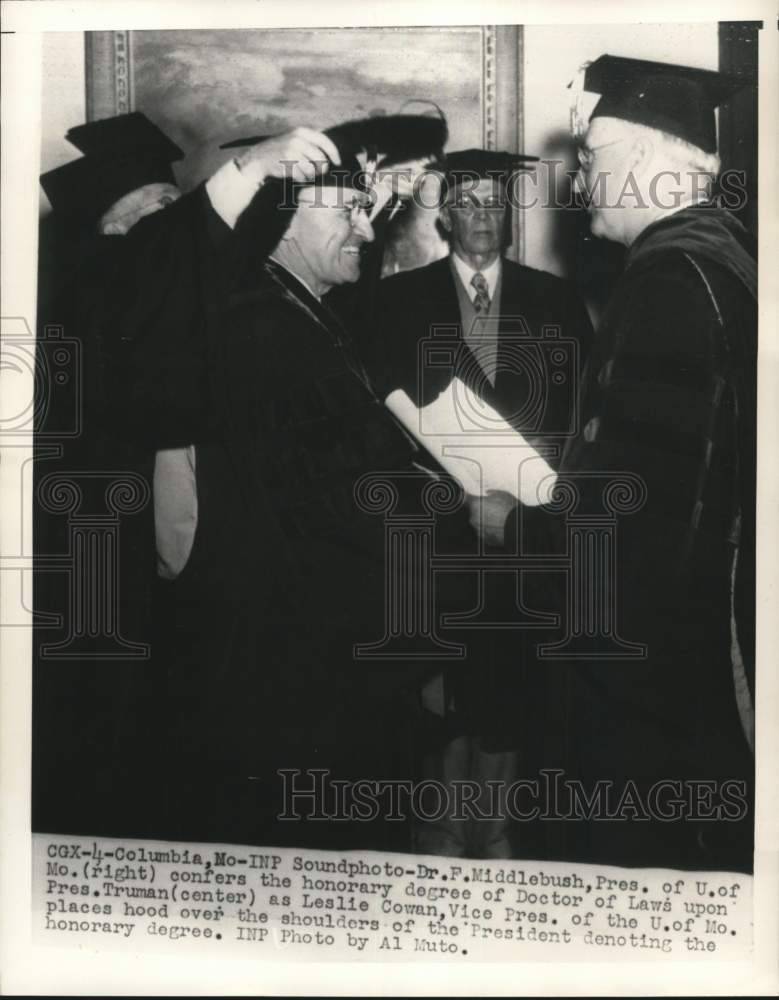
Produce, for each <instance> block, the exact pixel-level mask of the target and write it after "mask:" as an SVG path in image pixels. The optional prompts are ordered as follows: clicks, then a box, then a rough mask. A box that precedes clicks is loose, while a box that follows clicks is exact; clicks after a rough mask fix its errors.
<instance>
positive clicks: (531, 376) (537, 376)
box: [368, 258, 592, 750]
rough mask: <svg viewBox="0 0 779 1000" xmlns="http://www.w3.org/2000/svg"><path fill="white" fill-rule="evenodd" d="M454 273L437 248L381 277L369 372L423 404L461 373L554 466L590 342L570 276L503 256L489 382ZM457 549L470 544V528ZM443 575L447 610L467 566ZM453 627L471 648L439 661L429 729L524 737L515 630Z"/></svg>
mask: <svg viewBox="0 0 779 1000" xmlns="http://www.w3.org/2000/svg"><path fill="white" fill-rule="evenodd" d="M455 280H456V279H455V276H454V274H453V271H452V265H451V263H450V261H449V259H448V258H444V259H442V260H439V261H436V262H434V263H433V264H429V265H427V266H426V267H422V268H417V269H415V270H413V271H407V272H405V273H402V274H399V275H395V276H393V277H391V278H387V279H385V280H384V281H383V282H382V283H381V285H380V288H379V297H378V304H377V324H376V336H375V339H374V341H373V344H372V349H371V351H370V353H369V355H368V356H369V358H370V367H371V373H372V375H373V377H374V379H375V381H376V382H377V384H378V385H379V386H380V387H381V391H382V392H383V393H384V394H385V395H386V394H387V393H388V392H390V391H391V390H393V389H396V388H402V389H404V390H405V391H406V392H407V393H408V395H409V396H410V397H411V399H412V400H413V401H414V402H415V403H416V404H417V405H419V406H424V405H427V404H428V403H430V402H432V401H433V400H434V399H435V398H436V396H437V395H438V394H439V393H440V392H441V391H442V390H443V389H444V388H445V387H446V386H447V385H448V384H449V382H450V381H451V379H452V377H453V376H455V375H457V376H459V377H460V378H461V380H462V381H464V382H465V384H466V385H467V386H468V387H469V388H471V389H473V390H474V391H476V392H477V393H479V394H480V395H481V396H482V397H483V398H484V399H485V401H486V402H487V403H489V404H490V405H491V406H493V407H494V408H495V409H496V410H497V411H498V412H499V413H500V414H501V416H503V417H504V419H505V420H507V421H508V422H509V423H510V424H511V425H512V426H514V427H515V428H516V429H517V430H518V431H520V432H521V433H522V434H523V435H524V436H525V438H526V439H527V440H528V441H529V442H530V443H531V444H533V445H534V446H535V447H536V448H537V449H539V450H541V451H542V452H543V453H544V454H545V455H546V456H547V461H548V462H549V464H550V465H551V466H552V467H553V468H555V467H556V466H557V465H558V464H559V461H560V455H561V452H562V449H563V447H564V445H565V442H566V440H568V438H570V436H571V435H572V433H574V431H575V429H576V420H577V412H578V391H579V376H580V373H581V371H582V368H583V366H584V362H585V360H586V357H587V354H588V352H589V349H590V346H591V341H592V325H591V323H590V319H589V316H588V314H587V311H586V309H585V307H584V304H583V302H582V300H581V298H580V297H579V295H578V294H577V292H576V290H575V288H574V286H573V285H572V284H571V283H570V282H567V281H564V280H563V279H561V278H558V277H556V276H554V275H552V274H549V273H547V272H545V271H539V270H536V269H534V268H530V267H524V266H521V265H519V264H516V263H514V262H513V261H510V260H508V259H505V258H504V260H503V268H502V280H501V299H500V303H499V304H498V309H497V330H496V334H497V339H498V354H497V374H496V376H495V384H494V386H493V385H490V383H489V382H485V381H484V379H483V378H482V377H481V373H480V369H479V367H478V365H476V364H475V363H474V358H473V355H472V354H471V352H470V350H469V349H468V347H467V345H466V343H465V342H464V339H463V332H462V329H461V326H462V324H461V319H460V307H459V302H458V297H457V289H456V286H455ZM436 329H437V330H439V331H440V333H437V332H434V331H435V330H436ZM426 345H429V347H428V346H426ZM458 548H459V550H460V551H461V552H462V551H465V552H473V551H474V547H473V543H472V541H471V540H470V539H468V538H465V537H464V538H462V539H460V540H459V542H458ZM443 577H444V578H443V580H442V587H443V586H445V587H447V592H448V596H447V600H448V601H449V603H450V607H447V608H446V609H444V610H448V611H451V610H455V611H459V612H465V611H467V610H471V609H473V608H475V606H476V600H477V595H476V590H475V587H476V575H475V574H474V573H470V574H468V573H465V574H456V575H455V574H451V575H450V574H444V575H443ZM458 584H459V587H458V586H457V585H458ZM488 588H489V589H488V600H489V601H490V602H491V604H492V605H494V608H495V619H496V620H505V621H510V620H513V617H516V614H517V612H516V610H515V608H516V599H517V587H516V580H515V578H514V577H512V576H511V575H507V574H493V575H492V576H491V578H490V579H489V581H488ZM512 616H513V617H512ZM451 637H452V638H456V640H457V641H460V642H463V643H465V645H466V647H467V649H468V656H467V660H466V663H465V664H464V665H463V666H453V665H450V666H448V667H447V668H446V671H445V680H446V684H447V694H446V700H447V702H450V698H449V694H450V693H451V694H452V695H453V698H454V702H455V703H456V705H457V711H456V712H455V713H454V714H452V713H447V715H446V716H445V719H444V725H443V727H440V726H438V725H437V724H436V720H433V719H432V718H431V719H430V720H429V724H428V726H427V727H426V728H427V732H429V733H430V732H438V733H439V738H443V739H445V738H447V737H449V736H452V735H455V734H456V733H458V732H461V731H463V730H465V731H468V732H471V733H472V734H474V735H478V736H479V737H480V738H481V741H482V745H483V747H484V748H485V749H495V750H503V749H509V748H511V749H516V748H517V746H518V744H519V741H520V739H521V732H520V725H519V722H518V714H517V703H518V701H521V700H522V698H523V694H524V683H525V681H524V672H523V670H524V668H523V665H522V663H521V660H520V658H519V657H518V656H517V647H518V640H519V635H518V633H516V632H514V631H505V630H503V631H501V630H475V629H463V630H461V631H460V630H458V631H457V633H456V634H455V633H454V632H452V633H451Z"/></svg>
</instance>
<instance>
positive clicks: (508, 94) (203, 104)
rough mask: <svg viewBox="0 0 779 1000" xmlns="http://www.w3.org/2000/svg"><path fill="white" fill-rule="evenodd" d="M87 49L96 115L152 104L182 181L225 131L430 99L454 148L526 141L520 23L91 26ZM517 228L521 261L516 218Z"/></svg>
mask: <svg viewBox="0 0 779 1000" xmlns="http://www.w3.org/2000/svg"><path fill="white" fill-rule="evenodd" d="M86 59H87V66H86V87H87V95H86V96H87V116H88V118H89V120H95V119H100V118H106V117H110V116H112V115H117V114H122V113H125V112H128V111H133V110H139V111H143V112H144V113H145V114H146V115H148V116H149V118H151V119H152V120H153V121H155V122H156V123H157V124H158V125H159V126H160V127H161V128H162V129H163V130H164V131H165V132H166V133H167V134H168V135H170V137H171V138H172V139H173V140H174V141H175V142H176V143H178V145H179V146H181V148H182V149H183V150H184V152H185V154H186V158H185V160H184V161H182V163H181V164H179V165H178V166H179V168H180V169H178V177H179V182H180V184H181V186H182V187H183V188H184V189H189V188H191V187H192V186H193V185H195V184H197V183H198V182H199V181H201V180H202V179H203V178H205V177H207V176H209V174H210V173H211V172H212V171H213V170H214V169H215V167H216V166H218V164H219V163H220V162H221V161H222V160H223V159H224V158H225V155H226V154H225V153H224V151H220V150H219V144H220V143H222V142H224V141H226V140H229V139H234V138H237V137H240V136H242V135H272V134H274V133H278V132H282V131H284V130H286V129H288V128H292V127H294V126H296V125H309V126H311V127H314V128H327V127H328V126H330V125H334V124H336V123H337V122H339V121H345V120H348V119H350V118H359V117H364V116H367V115H372V114H393V113H396V112H399V111H400V110H401V109H404V110H406V109H407V110H410V111H413V110H414V109H415V107H422V106H423V105H422V104H421V103H420V102H428V103H429V102H433V103H435V104H436V105H438V107H440V108H441V110H442V111H443V112H444V114H445V115H446V118H447V121H448V123H449V130H450V141H449V148H451V149H462V148H469V147H472V146H482V147H485V148H487V149H505V150H509V151H512V152H514V151H519V150H521V143H522V96H521V95H522V88H521V82H522V81H521V67H522V28H521V27H520V26H465V27H435V28H425V27H401V28H284V29H252V30H188V31H184V30H182V31H102V32H87V33H86ZM428 222H429V220H428ZM513 235H514V242H513V245H512V251H511V255H512V256H514V257H515V258H517V259H521V258H522V245H521V231H520V229H519V227H518V226H517V224H516V220H515V223H514V234H513ZM440 255H441V254H440V253H439V256H440Z"/></svg>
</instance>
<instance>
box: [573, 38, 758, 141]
mask: <svg viewBox="0 0 779 1000" xmlns="http://www.w3.org/2000/svg"><path fill="white" fill-rule="evenodd" d="M743 86H744V81H743V80H737V79H735V78H734V77H731V76H727V75H726V74H724V73H716V72H714V71H713V70H705V69H695V68H693V67H691V66H676V65H673V64H672V63H661V62H650V61H648V60H645V59H627V58H624V57H622V56H611V55H603V56H601V57H600V58H599V59H596V60H595V61H594V62H592V63H590V64H589V66H587V67H586V69H585V74H584V89H585V90H586V91H589V92H591V93H596V94H600V95H601V97H600V100H599V101H598V103H597V104H596V105H595V108H594V110H593V112H592V115H591V118H603V117H609V118H621V119H623V120H625V121H629V122H635V123H636V124H638V125H647V126H649V127H650V128H655V129H659V130H660V131H661V132H667V133H669V134H670V135H675V136H677V137H678V138H679V139H683V140H684V141H685V142H689V143H690V144H691V145H693V146H697V147H698V148H699V149H702V150H704V151H705V152H707V153H716V152H717V129H716V119H715V115H714V111H715V108H717V107H718V106H719V105H720V104H722V103H723V102H724V101H726V100H727V99H728V97H730V96H731V95H732V94H734V93H735V92H736V91H737V90H739V89H740V88H741V87H743Z"/></svg>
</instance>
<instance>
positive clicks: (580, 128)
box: [568, 61, 591, 140]
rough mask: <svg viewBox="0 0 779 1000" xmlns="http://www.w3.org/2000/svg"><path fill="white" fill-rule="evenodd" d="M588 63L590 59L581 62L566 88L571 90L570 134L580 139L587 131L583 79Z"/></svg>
mask: <svg viewBox="0 0 779 1000" xmlns="http://www.w3.org/2000/svg"><path fill="white" fill-rule="evenodd" d="M590 64H591V62H590V61H587V62H585V63H582V64H581V66H580V67H579V69H578V71H577V73H576V76H575V77H574V78H573V80H571V82H570V83H569V84H568V89H569V90H570V91H571V135H572V136H573V138H574V139H576V140H579V139H581V138H582V136H583V135H584V133H585V132H586V131H587V123H588V117H587V116H586V114H585V110H584V104H585V89H584V80H585V76H586V74H587V68H588V67H589V66H590Z"/></svg>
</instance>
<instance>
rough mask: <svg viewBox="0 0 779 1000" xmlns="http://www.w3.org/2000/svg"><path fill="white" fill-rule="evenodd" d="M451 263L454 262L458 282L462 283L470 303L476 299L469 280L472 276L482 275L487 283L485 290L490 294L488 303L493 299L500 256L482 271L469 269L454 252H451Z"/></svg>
mask: <svg viewBox="0 0 779 1000" xmlns="http://www.w3.org/2000/svg"><path fill="white" fill-rule="evenodd" d="M452 261H453V262H454V266H455V269H456V271H457V273H458V275H459V276H460V281H462V283H463V285H464V286H465V290H466V291H467V292H468V297H469V298H470V300H471V302H473V300H474V299H475V298H476V289H475V288H474V287H473V285H472V284H471V278H473V276H474V274H483V275H484V277H485V279H486V281H487V288H488V289H489V293H490V301H492V299H494V298H495V289H496V288H497V285H498V278H499V277H500V271H501V264H502V262H501V259H500V254H498V256H497V257H496V258H495V260H494V261H493V262H492V263H491V264H488V265H487V267H485V268H484V269H483V270H482V271H477V270H476V268H474V267H471V265H470V264H466V263H465V261H464V260H463V259H462V257H459V256H458V255H457V253H456V252H452Z"/></svg>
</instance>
